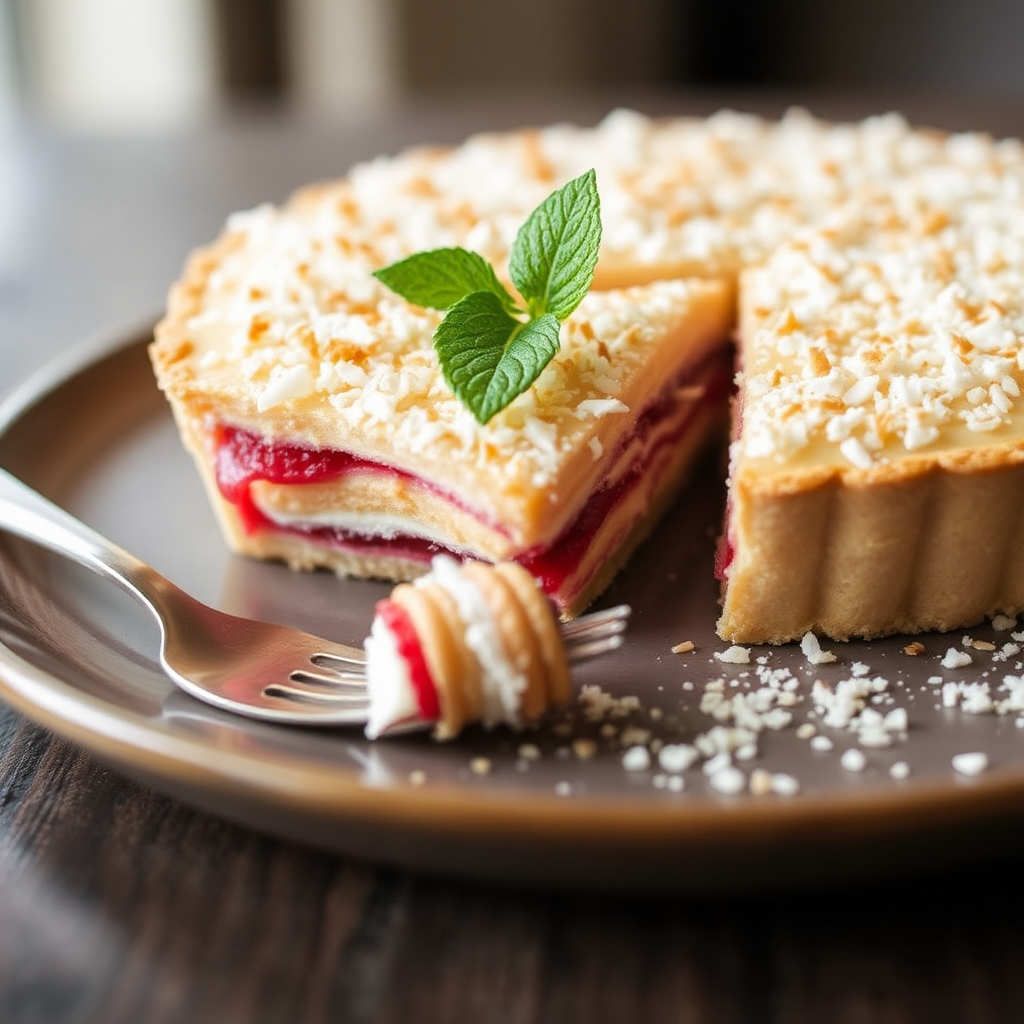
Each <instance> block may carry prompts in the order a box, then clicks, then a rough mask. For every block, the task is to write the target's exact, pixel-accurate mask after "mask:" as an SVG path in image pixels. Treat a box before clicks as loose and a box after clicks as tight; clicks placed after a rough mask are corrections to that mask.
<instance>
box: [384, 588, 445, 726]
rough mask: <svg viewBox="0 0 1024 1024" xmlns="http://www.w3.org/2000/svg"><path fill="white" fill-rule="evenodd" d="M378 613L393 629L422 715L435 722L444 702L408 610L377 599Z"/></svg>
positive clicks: (393, 603)
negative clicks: (440, 698)
mask: <svg viewBox="0 0 1024 1024" xmlns="http://www.w3.org/2000/svg"><path fill="white" fill-rule="evenodd" d="M376 613H377V615H378V616H379V617H380V620H381V622H383V623H384V625H385V626H386V627H387V628H388V629H389V630H391V635H392V636H393V637H394V638H395V646H396V647H397V648H398V653H399V655H400V656H401V657H402V659H403V660H404V661H405V664H406V666H407V667H408V669H409V683H410V685H411V686H412V690H413V693H414V694H415V695H416V704H417V706H418V707H419V712H420V717H421V718H422V719H423V720H424V721H425V722H436V721H437V720H438V719H439V718H440V717H441V703H440V700H439V698H438V695H437V686H436V684H435V683H434V679H433V677H432V676H431V674H430V669H429V668H428V666H427V659H426V657H425V656H424V654H423V648H422V647H421V646H420V639H419V637H418V636H417V635H416V627H415V626H413V624H412V619H411V618H410V617H409V614H408V612H406V610H405V609H404V608H402V607H401V606H400V605H397V604H395V602H394V601H388V600H384V601H378V602H377V607H376Z"/></svg>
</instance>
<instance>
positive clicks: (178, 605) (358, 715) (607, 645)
mask: <svg viewBox="0 0 1024 1024" xmlns="http://www.w3.org/2000/svg"><path fill="white" fill-rule="evenodd" d="M0 530H5V531H7V532H10V533H14V534H16V535H17V536H19V537H22V538H23V539H25V540H29V541H32V542H33V543H36V544H39V545H41V546H42V547H44V548H47V549H49V550H50V551H53V552H55V553H57V554H59V555H64V556H65V557H67V558H70V559H72V560H73V561H75V562H78V563H79V564H80V565H83V566H85V567H86V568H87V569H91V570H92V571H93V572H95V573H97V574H99V575H100V576H103V577H105V578H106V579H108V580H111V581H112V582H114V583H116V584H118V585H120V586H121V587H122V588H123V589H125V590H126V591H128V593H130V594H132V595H133V596H134V597H136V598H137V599H138V600H139V601H140V602H141V603H142V604H143V605H145V607H146V608H148V609H149V611H150V612H151V613H152V614H153V617H154V618H155V619H156V621H157V623H158V625H159V627H160V664H161V666H162V667H163V669H164V671H165V672H166V673H167V675H168V677H169V678H170V679H171V681H172V682H174V683H175V684H176V685H177V686H179V687H180V688H181V689H182V690H184V691H185V692H186V693H188V694H190V695H191V696H193V697H195V698H197V699H199V700H201V701H204V702H206V703H207V704H212V705H214V706H215V707H219V708H222V709H224V710H226V711H231V712H234V713H235V714H240V715H245V716H247V717H249V718H257V719H262V720H264V721H270V722H281V723H286V724H289V725H320V726H323V725H361V724H364V723H365V722H366V718H367V712H368V709H369V697H368V693H367V686H366V657H365V655H364V653H363V651H362V650H360V649H359V648H357V647H348V646H346V645H345V644H339V643H335V642H334V641H332V640H325V639H323V638H322V637H318V636H314V635H312V634H311V633H304V632H302V631H301V630H298V629H292V628H290V627H287V626H280V625H274V624H272V623H269V622H259V621H257V620H255V619H247V618H242V617H240V616H237V615H230V614H228V613H226V612H222V611H218V610H217V609H215V608H211V607H209V605H206V604H203V603H202V602H201V601H198V600H196V599H195V598H194V597H192V596H191V595H190V594H187V593H186V592H185V591H184V590H182V589H181V588H180V587H178V586H176V585H175V584H174V583H172V582H171V581H170V580H169V579H167V578H166V577H165V576H163V575H161V574H160V573H159V572H157V571H156V569H154V568H152V566H149V565H147V564H146V563H145V562H143V561H141V560H140V559H138V558H136V557H135V556H134V555H132V554H130V553H129V552H127V551H125V550H124V548H122V547H120V546H118V545H117V544H115V543H113V542H112V541H110V540H107V538H105V537H103V536H101V535H100V534H99V533H97V532H96V531H95V530H93V529H92V528H91V527H89V526H86V525H85V523H83V522H81V520H79V519H76V518H75V517H74V516H73V515H71V514H70V513H69V512H66V511H65V510H64V509H62V508H60V507H59V506H58V505H55V504H54V503H53V502H51V501H49V500H48V499H47V498H44V497H43V496H42V495H41V494H39V493H38V492H37V491H34V490H33V489H32V488H31V487H29V486H28V485H27V484H25V483H23V482H22V481H21V480H19V479H18V478H17V477H15V476H12V475H11V474H10V473H8V472H7V471H6V470H4V469H2V468H0ZM628 615H629V607H628V606H627V605H620V606H618V607H617V608H611V609H608V610H607V611H602V612H596V613H593V614H591V615H584V616H581V617H580V618H578V619H576V620H575V621H573V622H570V623H567V624H565V625H563V626H562V627H561V633H562V637H563V640H564V643H565V648H566V655H567V657H568V659H569V661H570V662H571V663H577V662H580V661H583V660H585V659H588V658H593V657H597V656H598V655H601V654H605V653H607V652H608V651H612V650H614V649H615V648H617V647H619V646H620V645H621V643H622V634H623V633H624V631H625V628H626V620H627V618H628ZM428 724H430V723H426V722H422V723H421V722H412V723H409V722H404V723H403V724H402V727H401V730H400V731H403V732H404V731H408V730H409V729H410V728H418V727H424V726H426V725H428ZM395 731H399V730H397V729H396V730H395Z"/></svg>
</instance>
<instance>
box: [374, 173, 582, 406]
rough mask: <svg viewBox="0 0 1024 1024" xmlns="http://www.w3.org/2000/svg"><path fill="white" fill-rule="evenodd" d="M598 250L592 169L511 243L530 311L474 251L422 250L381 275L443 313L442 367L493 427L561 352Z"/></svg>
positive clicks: (517, 280)
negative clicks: (565, 326) (564, 330)
mask: <svg viewBox="0 0 1024 1024" xmlns="http://www.w3.org/2000/svg"><path fill="white" fill-rule="evenodd" d="M600 246H601V204H600V199H599V197H598V193H597V176H596V174H595V173H594V171H593V170H589V171H587V172H586V174H582V175H580V177H578V178H574V179H573V180H572V181H570V182H568V183H567V184H566V185H564V186H562V188H560V189H558V190H557V191H556V192H553V193H552V194H551V195H550V196H548V198H547V199H545V200H544V202H542V203H541V204H540V206H538V207H537V209H536V210H534V211H533V213H531V214H530V216H529V217H528V218H527V220H526V223H525V224H523V226H522V227H521V228H520V229H519V233H518V234H517V235H516V239H515V241H514V242H513V243H512V250H511V252H510V254H509V276H510V277H511V279H512V283H513V284H514V285H515V286H516V288H517V289H518V291H519V294H520V295H521V297H522V299H523V301H524V304H525V307H526V308H525V311H524V310H523V309H522V308H520V306H519V305H518V304H517V303H516V300H515V299H514V298H513V297H512V296H511V295H510V294H509V292H508V290H507V289H506V288H505V286H504V285H503V284H502V283H501V281H500V280H499V279H498V275H497V274H496V273H495V271H494V268H493V267H492V266H491V265H490V263H488V262H487V260H485V259H484V258H483V256H480V255H479V254H478V253H475V252H471V251H469V250H468V249H461V248H457V247H454V248H448V249H433V250H430V251H428V252H420V253H416V254H415V255H413V256H409V257H407V258H406V259H403V260H399V261H398V262H397V263H392V264H391V265H390V266H387V267H383V268H382V269H380V270H378V271H376V272H375V273H374V276H375V277H376V278H377V279H378V280H379V281H381V282H383V283H384V284H385V285H387V287H388V288H390V289H391V290H392V291H394V292H396V293H397V294H399V295H401V296H402V298H404V299H405V300H406V301H408V302H411V303H413V304H414V305H417V306H424V307H427V308H430V309H441V310H445V311H446V314H445V317H444V319H443V320H442V321H441V323H440V324H439V325H438V327H437V330H436V331H435V332H434V349H435V351H436V352H437V357H438V361H439V362H440V364H441V372H442V373H443V374H444V379H445V380H446V381H447V383H448V386H449V387H450V388H451V389H452V391H453V392H454V394H455V396H456V398H458V399H459V401H460V402H462V404H463V405H465V406H466V407H467V408H468V409H469V410H470V411H471V412H472V413H473V415H474V416H475V417H476V418H477V420H478V421H479V422H480V423H487V422H488V421H489V420H490V419H491V418H492V417H493V416H494V415H495V413H498V412H500V411H501V410H502V409H504V408H505V407H506V406H507V405H509V403H511V402H512V401H513V400H514V399H516V398H517V397H518V396H519V395H521V394H522V393H523V392H524V391H526V390H527V389H528V388H529V387H530V386H531V385H532V384H533V382H534V381H535V380H536V379H537V378H538V377H539V376H540V374H541V371H542V370H543V369H544V367H545V366H547V364H548V363H549V362H551V360H552V358H553V357H554V355H555V353H557V352H558V347H559V327H560V324H561V322H562V321H563V320H565V319H566V318H567V317H568V316H569V315H570V314H571V313H572V312H573V310H575V309H576V307H577V306H578V305H579V304H580V302H581V301H582V300H583V296H584V295H586V294H587V291H588V290H589V289H590V286H591V284H592V283H593V280H594V268H595V266H596V265H597V256H598V251H599V249H600ZM524 316H525V319H523V317H524Z"/></svg>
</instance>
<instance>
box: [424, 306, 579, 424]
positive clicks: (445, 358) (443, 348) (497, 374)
mask: <svg viewBox="0 0 1024 1024" xmlns="http://www.w3.org/2000/svg"><path fill="white" fill-rule="evenodd" d="M558 330H559V325H558V320H557V319H556V318H555V317H554V316H553V315H551V314H548V315H546V316H542V317H539V318H538V319H535V320H529V321H527V322H526V323H523V322H522V321H520V320H516V319H515V318H514V317H512V316H510V315H509V314H508V312H507V311H506V310H505V308H504V307H503V305H502V303H501V300H500V299H499V298H498V296H496V295H495V294H494V293H493V292H486V291H480V292H473V293H472V294H470V295H467V296H465V298H462V299H460V300H459V301H458V302H456V303H455V304H454V305H453V306H451V308H450V309H449V310H448V315H447V316H446V317H445V318H444V320H442V321H441V323H440V324H439V325H438V327H437V330H436V331H435V332H434V348H435V349H436V351H437V357H438V360H439V361H440V363H441V371H442V373H443V374H444V378H445V380H446V381H447V382H448V386H449V387H450V388H451V389H452V391H453V392H454V393H455V397H456V398H458V399H459V401H460V402H462V404H463V405H465V406H466V407H467V408H468V409H469V410H470V412H472V413H473V415H474V416H475V417H476V418H477V420H478V421H479V422H480V423H487V422H488V421H489V420H490V419H491V418H492V417H493V416H494V414H495V413H497V412H500V411H501V410H502V409H504V408H505V406H507V405H508V404H509V403H510V402H512V401H513V400H514V399H515V398H517V397H518V396H519V395H521V394H522V393H523V392H524V391H525V390H526V389H527V388H528V387H529V386H530V385H531V384H532V383H533V382H534V381H535V380H536V379H537V378H538V377H539V376H540V373H541V371H542V370H543V369H544V367H545V366H547V364H548V363H549V362H550V361H551V359H552V357H553V356H554V355H555V353H556V352H557V351H558Z"/></svg>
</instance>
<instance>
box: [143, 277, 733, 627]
mask: <svg viewBox="0 0 1024 1024" xmlns="http://www.w3.org/2000/svg"><path fill="white" fill-rule="evenodd" d="M225 264H226V267H225ZM225 264H221V272H222V273H225V270H227V271H228V272H230V269H231V267H232V263H231V260H230V258H229V259H227V260H226V261H225ZM249 270H250V268H249V267H248V266H246V265H245V264H244V261H243V266H242V267H241V268H240V274H241V277H240V279H235V278H233V277H232V278H228V277H227V276H226V275H225V277H223V278H219V279H218V280H211V279H210V278H209V277H207V278H206V279H205V280H204V282H203V283H202V285H199V286H198V287H199V289H200V294H201V295H202V297H203V301H204V306H205V305H206V304H207V303H208V304H209V306H210V307H212V308H213V309H214V310H215V311H216V310H219V309H230V308H231V303H232V302H233V301H237V300H238V292H239V289H241V291H242V296H243V297H246V296H248V295H249V294H250V291H251V289H252V288H254V287H257V286H256V285H254V284H252V283H251V279H248V280H247V279H246V276H245V275H246V274H247V272H249ZM363 289H364V294H363V296H362V297H361V299H360V304H361V312H360V313H358V314H357V313H356V312H355V311H354V309H353V306H354V305H355V303H354V300H353V299H352V298H351V296H347V297H346V298H345V299H344V300H342V299H341V298H339V297H336V296H335V297H331V298H326V297H325V298H324V299H323V301H324V303H325V305H328V308H329V309H330V312H327V311H322V312H321V311H316V312H313V313H311V312H308V311H307V312H306V313H305V314H304V315H299V314H296V322H295V323H294V324H293V325H292V326H291V327H290V328H289V329H287V330H282V329H281V327H280V325H277V326H275V328H273V329H272V328H267V329H266V330H263V329H261V328H260V327H259V324H260V323H261V322H262V321H260V320H259V319H258V318H256V320H255V325H252V324H251V325H250V327H251V329H250V330H248V331H243V332H238V331H235V330H232V329H230V327H229V326H227V325H226V324H225V323H224V322H223V320H221V319H220V317H219V313H216V314H215V315H212V316H211V315H210V314H209V310H207V309H203V310H198V311H197V312H196V313H195V314H194V315H193V316H191V317H189V318H187V319H186V320H185V321H184V322H183V323H179V324H171V325H166V324H165V326H164V327H163V328H162V330H161V332H160V338H159V341H158V342H157V344H156V347H155V349H154V355H155V358H156V360H157V365H158V367H159V372H160V374H161V380H162V383H163V386H164V388H165V389H166V391H167V393H168V395H169V397H170V399H171V404H172V408H173V409H174V413H175V416H176V419H177V421H178V424H179V426H180V428H181V432H182V436H183V438H184V440H185V444H186V446H187V447H188V448H189V450H190V451H191V452H192V454H193V455H194V456H195V459H196V461H197V463H198V465H199V468H200V472H201V473H202V475H203V478H204V480H205V482H206V484H207V487H208V490H209V494H210V497H211V499H212V501H213V504H214V507H215V508H216V509H217V511H218V515H219V518H220V521H221V524H222V526H223V528H224V532H225V534H226V536H227V538H228V540H229V543H230V544H231V546H232V547H233V548H234V550H236V551H238V552H239V553H241V554H246V555H252V556H255V557H260V558H277V559H282V560H284V561H285V562H287V563H288V564H289V565H291V566H292V567H294V568H301V569H307V568H313V567H317V566H322V567H327V568H330V569H333V570H335V571H336V572H338V573H341V574H344V575H349V576H362V577H380V578H386V579H410V578H413V577H415V576H417V575H419V574H420V573H422V572H425V571H426V570H427V568H428V566H429V563H430V560H431V558H432V557H433V556H434V555H436V554H438V553H447V554H451V555H453V556H456V557H458V558H460V559H480V560H484V561H500V560H513V561H516V562H519V563H520V564H522V565H524V566H526V567H527V568H528V569H529V571H530V572H531V574H533V576H534V577H535V578H536V579H537V580H538V581H539V582H540V583H541V585H542V586H543V587H544V589H545V591H546V592H547V593H548V594H549V595H550V596H551V598H552V599H553V600H554V601H555V603H556V605H557V606H558V608H559V610H560V611H561V612H562V614H565V615H572V614H575V613H576V612H577V611H578V610H580V609H581V608H582V607H584V606H585V605H586V604H588V603H589V602H590V601H591V600H592V598H593V596H594V595H595V594H596V593H597V592H599V590H600V589H602V588H603V587H604V586H606V585H607V583H608V581H609V579H610V578H611V575H612V574H613V573H614V571H615V569H616V568H617V567H618V566H619V565H621V563H622V561H623V560H624V559H625V557H626V556H627V554H628V552H629V551H630V550H631V549H632V548H633V547H634V546H635V545H636V543H638V542H639V540H640V539H641V538H642V537H643V535H644V534H645V532H646V531H647V530H648V529H649V528H650V525H651V524H652V523H653V521H654V517H655V515H656V513H657V512H658V511H659V510H660V509H661V508H663V507H664V506H665V504H666V503H667V501H668V499H669V497H670V496H671V495H672V494H673V493H674V492H675V491H676V490H677V488H678V486H679V484H680V483H681V481H682V479H683V478H684V477H685V475H686V473H687V471H688V470H689V468H690V466H691V465H692V463H693V462H694V460H695V459H696V457H697V456H698V455H699V454H700V452H701V451H702V450H703V449H704V447H705V444H706V442H707V440H708V438H709V437H711V436H717V435H718V433H719V427H720V423H721V414H722V408H723V397H724V395H725V394H726V392H727V390H728V388H729V386H730V380H731V373H732V370H731V365H730V363H729V361H728V358H727V357H726V355H725V353H723V351H722V349H721V345H720V342H721V338H722V337H723V335H724V334H725V332H726V331H727V330H728V326H729V322H730V318H731V316H732V312H731V307H730V303H729V297H728V292H727V289H726V288H725V287H724V285H722V284H720V283H715V282H704V281H690V282H682V281H669V282H655V283H652V284H649V285H640V286H636V287H634V288H629V289H624V290H616V291H610V292H597V293H593V294H592V295H590V296H588V297H587V298H586V299H585V300H584V302H583V304H582V305H581V306H580V307H579V309H578V310H577V311H576V313H575V314H574V315H573V316H572V317H571V318H570V319H569V320H568V321H567V322H566V324H565V325H564V326H563V329H562V344H561V351H560V353H559V354H558V355H557V356H556V357H555V359H554V360H553V361H552V362H551V363H550V364H549V365H548V367H547V368H546V369H545V370H544V372H543V374H542V375H541V377H540V379H539V380H538V381H537V382H536V384H535V385H534V387H533V388H532V389H531V390H530V391H528V392H527V393H526V394H524V395H522V396H520V398H518V399H517V400H516V401H514V402H513V403H512V405H511V406H509V407H508V408H507V409H505V410H504V411H502V412H500V413H498V414H497V415H496V416H495V417H494V418H493V419H492V420H491V421H490V422H489V423H488V424H487V425H486V426H481V425H480V424H479V423H478V422H477V421H476V420H475V419H474V417H473V415H472V414H471V413H470V412H469V411H468V410H467V409H465V408H464V407H463V406H462V405H461V404H460V403H459V402H458V401H457V400H456V399H455V397H454V396H453V395H452V394H451V392H450V391H449V390H448V388H447V386H446V384H445V382H444V380H443V378H442V375H441V372H440V370H439V368H438V365H437V361H436V356H435V354H434V352H433V350H432V348H431V334H432V332H433V329H434V327H435V326H436V324H437V321H438V314H435V313H432V312H429V311H425V310H419V309H414V308H411V307H409V306H408V305H407V304H406V303H405V302H404V301H403V300H401V299H399V298H397V297H396V296H394V295H392V294H391V293H390V292H388V291H387V290H386V289H385V288H384V287H383V286H382V285H379V284H377V283H376V282H375V281H374V280H373V278H372V277H370V276H369V274H368V273H367V275H366V280H365V281H364V282H363ZM184 298H186V299H188V298H189V296H188V295H186V296H184ZM342 304H344V305H345V307H346V311H345V312H341V311H339V306H340V305H342Z"/></svg>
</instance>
